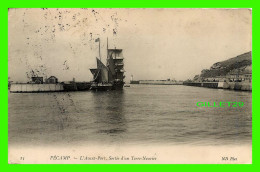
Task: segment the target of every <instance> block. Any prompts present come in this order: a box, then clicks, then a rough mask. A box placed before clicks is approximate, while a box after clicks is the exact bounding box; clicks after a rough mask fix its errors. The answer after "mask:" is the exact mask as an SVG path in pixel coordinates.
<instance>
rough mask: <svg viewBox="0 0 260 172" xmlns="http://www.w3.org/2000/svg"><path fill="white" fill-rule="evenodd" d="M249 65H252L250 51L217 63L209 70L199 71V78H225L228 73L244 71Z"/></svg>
mask: <svg viewBox="0 0 260 172" xmlns="http://www.w3.org/2000/svg"><path fill="white" fill-rule="evenodd" d="M250 65H252V53H251V51H250V52H247V53H244V54H241V55H238V56H236V57H233V58H230V59H228V60H225V61H221V62H217V63H215V64H213V65H212V66H211V67H210V69H203V70H202V71H201V74H200V77H202V78H209V77H216V76H226V75H227V74H228V73H230V72H232V71H234V70H238V69H245V68H246V67H247V66H250Z"/></svg>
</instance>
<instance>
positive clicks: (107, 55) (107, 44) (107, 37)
mask: <svg viewBox="0 0 260 172" xmlns="http://www.w3.org/2000/svg"><path fill="white" fill-rule="evenodd" d="M107 59H108V37H107Z"/></svg>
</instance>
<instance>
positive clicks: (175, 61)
mask: <svg viewBox="0 0 260 172" xmlns="http://www.w3.org/2000/svg"><path fill="white" fill-rule="evenodd" d="M97 38H100V41H101V42H100V45H101V59H102V61H103V63H105V64H106V62H105V60H106V47H107V38H108V46H109V48H121V49H123V55H124V62H125V67H124V68H125V71H126V72H125V76H126V78H125V81H126V82H129V80H130V77H131V75H133V77H134V79H135V80H163V79H168V78H169V79H176V80H186V79H192V78H193V77H194V76H195V75H197V74H200V72H201V70H203V69H208V68H210V66H211V65H213V64H214V63H216V62H219V61H223V60H226V59H229V58H232V57H235V56H237V55H240V54H243V53H245V52H248V51H251V49H252V48H251V47H252V41H251V40H252V11H251V9H81V8H80V9H75V8H74V9H62V8H60V9H56V8H55V9H54V8H51V9H49V8H48V9H40V8H32V9H9V11H8V75H9V77H10V78H11V80H12V81H16V82H27V81H29V80H30V77H31V75H32V71H34V73H35V74H37V75H38V76H43V77H44V78H47V77H50V76H52V75H53V76H56V77H57V78H58V79H59V81H71V80H72V78H75V79H76V81H90V80H91V79H92V74H91V72H90V71H89V69H90V68H95V67H96V57H98V52H99V50H98V42H95V39H97Z"/></svg>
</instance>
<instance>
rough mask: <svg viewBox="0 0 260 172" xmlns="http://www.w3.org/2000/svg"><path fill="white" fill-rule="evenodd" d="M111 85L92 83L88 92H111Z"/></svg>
mask: <svg viewBox="0 0 260 172" xmlns="http://www.w3.org/2000/svg"><path fill="white" fill-rule="evenodd" d="M112 87H113V85H112V84H101V83H98V84H97V83H92V84H91V87H90V90H94V91H109V90H112Z"/></svg>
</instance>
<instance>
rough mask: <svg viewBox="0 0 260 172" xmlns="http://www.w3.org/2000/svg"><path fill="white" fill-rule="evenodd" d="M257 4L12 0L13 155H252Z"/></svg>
mask: <svg viewBox="0 0 260 172" xmlns="http://www.w3.org/2000/svg"><path fill="white" fill-rule="evenodd" d="M251 51H252V9H213V8H212V9H184V8H183V9H174V8H169V9H166V8H165V9H163V8H160V9H152V8H149V9H145V8H143V9H141V8H140V9H131V8H128V9H127V8H94V9H92V8H71V9H70V8H66V9H65V8H27V9H25V8H10V9H9V10H8V89H9V90H8V160H9V163H10V164H251V163H252V53H251Z"/></svg>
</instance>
